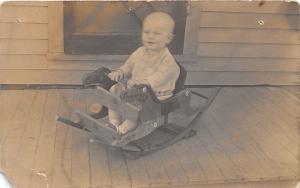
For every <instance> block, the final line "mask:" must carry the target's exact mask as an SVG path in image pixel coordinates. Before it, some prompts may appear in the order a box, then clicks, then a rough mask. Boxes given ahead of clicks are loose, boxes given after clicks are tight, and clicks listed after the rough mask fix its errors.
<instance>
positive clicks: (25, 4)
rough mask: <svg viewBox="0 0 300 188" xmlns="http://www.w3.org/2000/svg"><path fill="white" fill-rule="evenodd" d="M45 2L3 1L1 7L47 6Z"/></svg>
mask: <svg viewBox="0 0 300 188" xmlns="http://www.w3.org/2000/svg"><path fill="white" fill-rule="evenodd" d="M47 4H48V2H47V1H5V2H4V3H3V4H2V6H37V7H41V6H43V7H44V6H47Z"/></svg>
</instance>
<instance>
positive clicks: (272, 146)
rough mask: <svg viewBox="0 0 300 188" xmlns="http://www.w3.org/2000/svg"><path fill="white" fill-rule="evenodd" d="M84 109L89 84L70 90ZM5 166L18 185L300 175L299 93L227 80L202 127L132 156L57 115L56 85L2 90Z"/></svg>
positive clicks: (138, 187)
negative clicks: (63, 122)
mask: <svg viewBox="0 0 300 188" xmlns="http://www.w3.org/2000/svg"><path fill="white" fill-rule="evenodd" d="M63 92H64V93H65V94H66V95H68V100H69V102H70V103H71V104H72V105H73V106H75V107H76V108H79V109H82V110H84V109H86V108H87V106H89V104H90V103H91V99H90V98H86V95H85V93H84V91H83V90H80V91H79V90H76V91H74V90H65V91H63ZM0 106H1V108H0V162H1V163H0V170H1V171H3V172H5V173H6V175H7V176H8V178H9V179H10V180H11V182H12V183H13V184H14V185H15V187H16V188H50V187H51V188H64V187H74V188H75V187H78V188H87V187H93V188H96V187H97V188H104V187H106V188H108V187H116V188H126V187H134V188H142V187H160V186H161V187H166V186H170V187H176V186H178V187H183V186H184V185H198V184H199V185H200V184H202V185H203V184H214V183H216V184H220V183H221V184H222V183H224V184H225V183H229V182H251V181H273V180H274V181H278V180H284V179H285V180H286V179H292V180H293V179H298V178H299V177H298V175H299V173H298V172H299V171H298V170H299V163H298V149H299V136H298V134H299V130H298V129H297V115H298V113H299V105H298V104H297V98H296V97H295V96H294V95H292V94H290V93H289V92H288V91H285V90H284V89H281V88H271V87H249V88H247V87H245V88H223V89H222V90H221V92H220V93H219V95H218V96H217V98H216V100H215V101H214V103H213V104H212V105H211V107H210V108H209V110H208V111H207V112H206V113H205V115H204V116H203V117H202V119H201V120H200V121H199V122H198V126H197V131H198V134H197V135H196V136H195V137H192V138H191V139H187V140H184V141H181V142H179V143H177V144H175V145H173V146H171V147H169V148H167V149H165V150H162V151H159V152H157V153H155V154H152V155H149V156H145V157H142V158H140V159H138V160H129V159H126V158H125V157H123V156H121V155H119V154H118V153H116V152H115V151H110V150H108V149H105V148H104V147H102V146H101V145H99V144H97V143H91V142H90V141H89V139H90V138H93V136H92V135H91V134H89V133H85V132H83V131H80V130H77V129H75V128H71V127H67V126H62V125H61V124H59V123H57V122H55V116H56V114H58V113H66V112H67V110H68V109H67V107H66V106H65V105H64V103H63V100H62V97H61V95H60V94H59V92H58V91H57V90H39V91H29V90H26V91H0Z"/></svg>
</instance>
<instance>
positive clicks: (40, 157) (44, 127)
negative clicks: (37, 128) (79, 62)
mask: <svg viewBox="0 0 300 188" xmlns="http://www.w3.org/2000/svg"><path fill="white" fill-rule="evenodd" d="M60 102H61V99H60V97H59V94H58V91H57V90H49V91H48V97H47V102H46V105H45V113H44V118H43V122H42V124H41V133H40V137H39V143H38V146H37V151H36V155H35V161H34V166H33V174H32V177H31V183H30V188H41V187H49V186H50V180H51V176H52V166H53V158H54V149H55V135H56V124H57V123H56V121H55V117H56V115H57V112H58V110H59V105H60Z"/></svg>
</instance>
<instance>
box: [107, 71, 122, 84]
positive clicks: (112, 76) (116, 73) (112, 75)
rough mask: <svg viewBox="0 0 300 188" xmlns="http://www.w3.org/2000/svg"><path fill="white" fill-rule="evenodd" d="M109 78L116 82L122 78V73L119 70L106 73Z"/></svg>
mask: <svg viewBox="0 0 300 188" xmlns="http://www.w3.org/2000/svg"><path fill="white" fill-rule="evenodd" d="M107 76H108V77H109V78H110V79H112V80H114V81H116V82H118V81H120V80H123V79H124V73H123V71H121V70H116V71H113V72H111V73H109V74H108V75H107Z"/></svg>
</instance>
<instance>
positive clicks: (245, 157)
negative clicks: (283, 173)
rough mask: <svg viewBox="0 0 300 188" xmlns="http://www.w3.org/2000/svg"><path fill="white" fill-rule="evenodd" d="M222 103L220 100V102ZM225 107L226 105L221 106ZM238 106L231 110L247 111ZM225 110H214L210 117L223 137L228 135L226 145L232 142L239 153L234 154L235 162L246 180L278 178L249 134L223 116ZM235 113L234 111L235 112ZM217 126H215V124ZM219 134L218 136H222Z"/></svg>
mask: <svg viewBox="0 0 300 188" xmlns="http://www.w3.org/2000/svg"><path fill="white" fill-rule="evenodd" d="M219 101H220V100H219ZM220 105H224V103H222V104H220ZM239 106H240V105H239V104H237V105H236V106H235V107H232V108H231V110H232V111H233V110H235V109H243V110H244V109H245V107H243V108H241V107H239ZM223 111H224V108H223V109H212V110H211V112H210V115H211V116H212V118H213V119H215V121H216V122H217V124H216V126H217V128H213V129H219V131H221V133H220V134H221V135H226V138H225V140H224V141H223V142H224V144H225V145H226V143H228V142H231V144H233V145H234V147H235V148H236V151H237V152H232V156H233V158H234V159H236V160H234V161H236V162H237V164H238V165H239V166H240V167H241V169H242V171H243V174H244V176H245V179H247V180H250V179H251V180H255V179H256V180H262V179H268V178H273V177H276V173H275V171H274V169H273V166H272V163H271V161H270V160H269V159H268V158H267V156H265V155H264V153H262V152H260V151H257V150H256V148H255V143H254V142H253V141H252V139H251V138H249V137H248V135H247V134H245V132H244V131H243V130H242V129H241V128H240V127H239V126H240V125H239V122H236V121H233V120H232V119H231V117H230V116H229V115H226V116H225V115H223V114H224V113H223ZM233 112H234V111H233ZM213 125H215V124H213ZM220 134H218V135H220Z"/></svg>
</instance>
